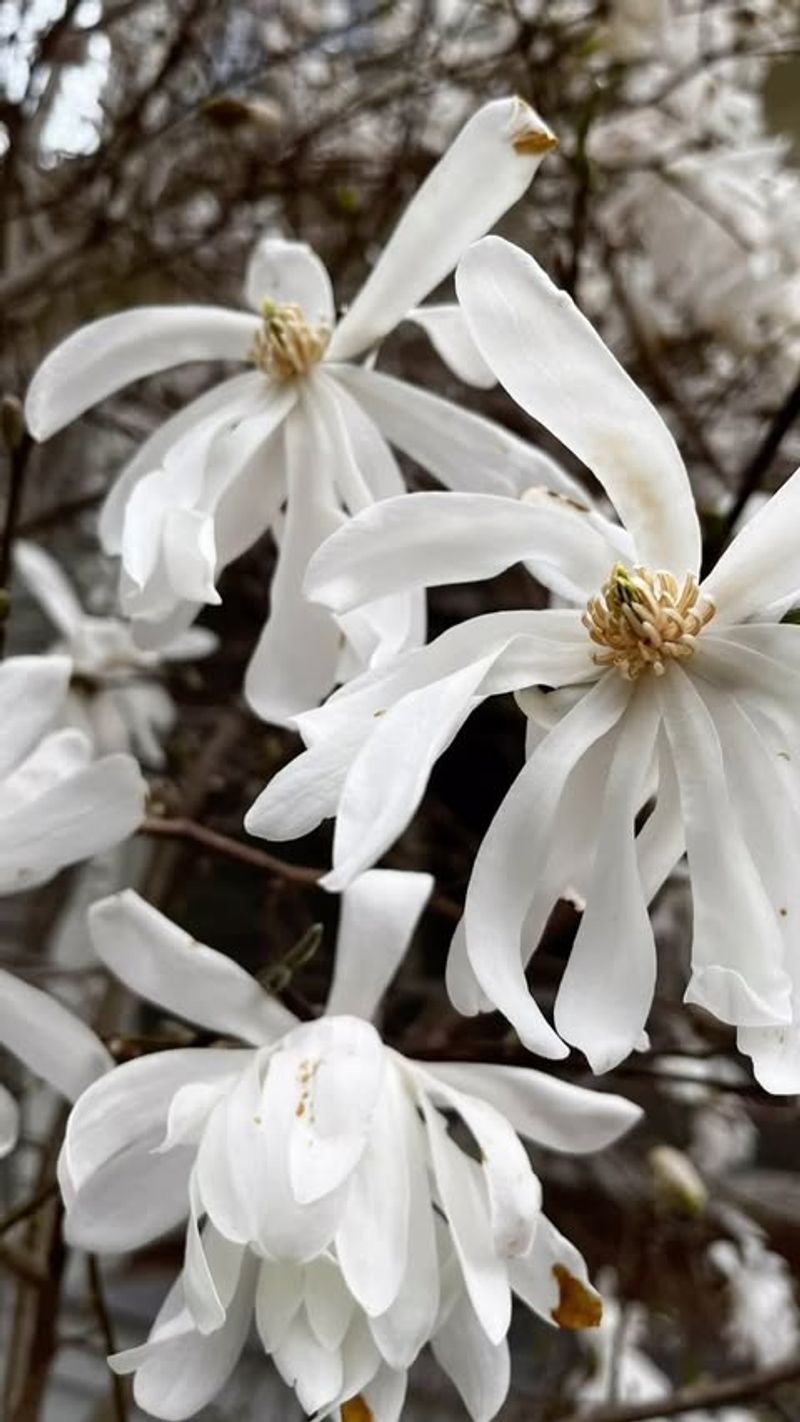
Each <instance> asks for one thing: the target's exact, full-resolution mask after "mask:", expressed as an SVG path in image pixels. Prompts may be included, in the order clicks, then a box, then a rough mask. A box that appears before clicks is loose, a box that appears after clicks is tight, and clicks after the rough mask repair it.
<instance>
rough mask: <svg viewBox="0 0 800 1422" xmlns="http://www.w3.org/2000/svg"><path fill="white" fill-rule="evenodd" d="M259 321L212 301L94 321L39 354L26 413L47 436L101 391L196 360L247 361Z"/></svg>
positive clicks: (33, 425) (109, 391) (137, 310)
mask: <svg viewBox="0 0 800 1422" xmlns="http://www.w3.org/2000/svg"><path fill="white" fill-rule="evenodd" d="M257 330H258V319H257V318H256V317H255V316H249V315H247V314H246V313H245V312H240V311H225V310H224V309H223V308H222V307H216V306H140V307H136V308H135V309H134V310H132V311H123V312H120V313H119V314H118V315H116V316H104V317H103V318H102V319H101V320H100V321H92V322H91V324H90V325H88V326H82V327H81V329H80V330H79V331H76V332H75V333H74V334H73V335H71V336H68V337H67V339H66V340H65V341H62V342H61V344H60V345H59V346H56V348H55V350H53V351H51V352H50V354H49V355H48V356H45V358H44V360H43V361H42V364H41V365H40V366H39V369H38V370H37V371H36V374H35V375H34V377H33V380H32V381H31V383H30V386H29V387H28V394H27V396H26V399H25V418H26V420H27V422H28V428H29V429H30V431H31V434H32V435H33V436H34V438H35V439H39V440H42V439H49V437H50V435H52V434H55V433H56V430H60V429H62V428H63V427H64V425H68V424H69V423H70V421H71V420H75V419H77V417H78V415H82V414H83V412H84V410H88V409H91V407H92V406H93V405H98V404H99V403H100V401H101V400H104V399H105V398H106V396H107V395H113V394H114V392H115V391H116V390H121V389H122V388H123V386H125V385H130V384H131V383H132V381H134V380H141V379H142V377H143V376H145V375H156V374H157V373H158V372H159V371H161V370H169V369H170V368H171V367H172V366H174V365H182V364H184V362H186V361H194V360H242V361H243V360H246V359H247V353H248V350H249V347H250V342H251V340H252V338H253V336H254V334H255V332H256V331H257Z"/></svg>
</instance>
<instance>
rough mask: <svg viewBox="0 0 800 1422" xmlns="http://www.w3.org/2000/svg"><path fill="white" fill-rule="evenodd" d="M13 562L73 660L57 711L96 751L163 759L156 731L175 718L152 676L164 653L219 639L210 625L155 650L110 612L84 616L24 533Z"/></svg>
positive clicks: (183, 656) (183, 652) (176, 657)
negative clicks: (139, 641)
mask: <svg viewBox="0 0 800 1422" xmlns="http://www.w3.org/2000/svg"><path fill="white" fill-rule="evenodd" d="M14 564H15V567H16V571H17V572H18V573H19V574H20V575H21V577H22V579H23V581H24V582H25V584H26V585H27V587H28V589H29V591H30V592H31V593H32V594H33V596H34V597H35V598H36V601H37V602H38V603H39V605H40V606H41V608H42V610H43V611H44V612H45V613H46V614H47V616H48V618H49V619H50V621H51V622H52V623H53V625H54V626H55V627H56V628H57V629H58V631H59V633H60V640H59V641H58V642H57V644H56V645H55V647H54V648H53V651H54V652H56V653H62V652H63V653H65V654H66V655H67V656H69V657H70V658H71V660H72V684H71V686H70V690H69V692H68V695H67V698H66V701H65V703H64V711H63V719H64V721H66V722H67V724H69V725H71V726H76V727H77V728H78V729H79V730H81V731H84V732H85V733H86V735H87V736H88V737H89V739H90V740H91V742H92V744H93V745H94V747H95V750H96V752H97V753H98V754H102V753H103V752H107V751H116V750H119V751H127V750H132V751H133V752H134V753H135V754H137V755H138V756H140V757H141V759H142V760H143V761H144V762H145V764H147V765H150V766H153V767H154V768H156V769H157V768H158V767H160V766H162V765H163V764H164V752H163V750H162V748H161V739H162V738H163V737H164V736H165V735H166V734H167V732H168V731H169V730H170V729H171V727H172V725H173V723H174V721H175V703H174V701H173V700H172V697H171V696H170V694H169V692H168V691H167V690H166V688H165V687H163V686H160V685H159V684H158V682H156V681H154V680H153V677H154V674H156V673H157V672H158V669H159V667H160V665H161V663H162V661H164V662H166V661H191V660H193V659H194V658H195V657H205V656H208V655H209V653H210V652H212V651H213V650H214V648H215V647H216V645H217V639H216V637H215V636H214V634H213V632H209V631H207V629H206V628H204V627H197V628H191V629H190V630H189V631H188V632H184V633H183V635H182V636H180V637H177V638H176V639H175V641H173V642H170V643H169V644H168V645H167V646H166V647H164V648H163V650H162V651H161V652H160V653H159V652H152V651H144V650H143V649H142V648H140V647H137V646H136V643H135V642H134V640H133V637H132V636H131V632H130V628H129V627H127V626H126V624H125V623H124V622H121V621H120V620H119V618H116V617H90V616H89V615H88V614H87V613H85V612H84V611H83V608H82V607H81V605H80V603H79V602H78V599H77V597H76V595H75V590H74V588H73V587H72V586H71V584H70V583H69V582H68V581H67V579H66V578H65V577H64V574H63V572H62V570H61V568H60V567H59V565H58V563H57V562H56V560H55V559H54V558H51V557H50V555H49V553H46V552H45V551H44V549H43V548H39V547H37V546H36V544H35V543H28V542H26V541H24V540H22V539H20V540H18V541H17V543H16V544H15V546H14Z"/></svg>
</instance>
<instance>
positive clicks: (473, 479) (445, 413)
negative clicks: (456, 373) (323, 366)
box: [329, 366, 588, 505]
mask: <svg viewBox="0 0 800 1422" xmlns="http://www.w3.org/2000/svg"><path fill="white" fill-rule="evenodd" d="M329 373H330V374H333V375H335V377H336V380H337V381H338V383H339V384H340V385H343V386H344V387H345V388H346V389H347V390H349V391H350V392H351V394H352V395H353V396H354V397H355V399H357V400H358V401H359V403H360V404H361V405H363V407H364V409H365V410H366V412H367V414H368V415H369V416H370V417H371V419H372V420H373V421H374V422H375V424H376V425H377V426H378V428H379V429H380V430H381V431H382V433H383V434H384V436H385V437H386V439H388V441H389V443H390V444H393V445H395V446H396V447H397V449H402V450H403V452H404V453H405V454H408V455H410V456H411V458H412V459H414V460H416V462H417V464H420V465H421V466H422V468H423V469H427V470H429V472H430V473H431V474H435V476H436V478H437V479H439V480H441V482H442V483H443V484H444V485H445V486H446V487H447V488H448V489H455V490H458V491H461V492H464V493H468V494H510V495H512V497H514V496H516V495H518V494H521V493H524V491H525V490H526V489H530V488H536V487H539V486H541V487H544V488H548V489H554V490H555V491H556V492H557V493H561V494H564V495H566V496H567V497H568V498H572V499H575V501H576V502H578V503H580V502H583V503H586V504H587V505H588V498H587V496H586V494H585V493H584V491H583V490H582V489H581V486H580V484H578V483H577V482H576V481H575V480H574V479H572V478H570V476H569V475H568V474H567V473H565V472H564V470H563V469H562V468H561V467H560V465H558V464H557V463H556V461H555V460H554V459H551V458H550V456H549V455H547V454H544V453H543V452H542V450H540V449H537V448H536V447H535V445H532V444H528V443H526V441H525V440H522V439H519V438H518V437H517V435H513V434H511V433H510V432H509V431H508V430H506V429H504V428H503V426H502V425H498V424H495V423H493V421H491V420H487V419H484V417H483V415H478V414H476V413H475V412H474V411H473V410H469V409H465V408H464V407H462V406H461V405H455V404H453V402H452V401H450V400H443V399H442V398H441V396H439V395H432V394H431V393H430V391H428V390H420V389H418V388H417V387H416V386H415V385H410V384H409V383H408V382H407V381H405V380H398V379H397V378H396V377H395V376H393V375H384V374H383V372H382V371H378V370H367V369H365V368H363V367H361V366H332V367H330V371H329Z"/></svg>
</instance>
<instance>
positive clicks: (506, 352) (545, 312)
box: [456, 237, 700, 576]
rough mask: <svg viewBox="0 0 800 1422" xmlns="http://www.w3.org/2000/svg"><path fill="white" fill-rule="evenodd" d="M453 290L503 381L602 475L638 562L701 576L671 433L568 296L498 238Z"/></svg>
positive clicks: (696, 534) (691, 512)
mask: <svg viewBox="0 0 800 1422" xmlns="http://www.w3.org/2000/svg"><path fill="white" fill-rule="evenodd" d="M456 287H457V291H458V299H459V301H460V302H461V305H462V306H463V308H464V311H465V313H466V317H467V322H468V324H469V327H470V330H471V331H472V334H473V336H474V338H475V341H476V343H477V345H478V347H479V349H480V351H481V354H482V355H483V357H484V359H485V360H486V361H487V362H488V364H489V365H490V366H491V368H492V370H493V371H494V372H495V374H496V376H497V378H498V380H499V381H500V383H501V384H502V385H504V386H505V388H506V390H507V391H508V393H509V394H510V395H511V396H512V398H513V399H515V400H516V401H517V403H518V404H519V405H521V406H522V408H523V409H524V410H527V412H528V414H530V415H533V417H534V419H537V420H539V422H540V423H541V424H543V425H544V426H545V428H546V429H549V430H550V431H551V432H552V433H553V434H554V435H556V437H557V438H558V439H560V440H561V442H562V444H564V445H566V447H567V448H568V449H571V450H572V452H573V454H576V455H577V456H578V458H579V459H581V460H582V461H583V463H584V464H586V465H587V467H588V468H589V469H591V470H592V471H593V472H594V473H595V474H596V475H597V478H598V479H599V480H600V482H601V484H602V485H603V487H604V488H605V489H606V491H607V493H608V495H609V498H610V499H611V501H612V503H613V504H614V506H615V508H616V510H617V513H618V514H619V516H620V518H621V519H622V522H623V523H624V525H625V527H626V528H627V529H628V530H629V531H630V533H632V535H633V538H634V542H635V545H636V554H637V557H638V559H639V561H640V562H642V563H644V564H645V565H646V566H648V567H651V568H667V569H670V570H671V571H672V572H674V573H675V574H676V575H677V576H683V575H684V574H686V573H690V572H691V573H696V572H697V570H698V568H699V565H700V529H699V525H698V521H697V514H696V512H695V507H694V500H693V497H692V491H691V487H690V484H689V480H688V477H687V475H686V470H685V468H684V465H683V461H682V459H681V456H680V454H679V453H678V450H677V448H676V445H675V442H674V440H673V438H672V435H671V434H670V432H669V430H668V429H667V427H666V425H665V424H664V422H663V421H662V419H661V416H660V415H659V414H658V413H657V412H656V410H655V409H654V407H653V406H652V405H651V404H650V401H649V400H648V399H647V397H646V396H645V395H643V394H642V392H641V391H640V390H639V389H638V388H637V387H636V386H635V385H634V383H633V381H632V380H630V378H629V377H628V375H626V373H625V371H624V370H623V369H622V367H621V366H620V365H618V364H617V361H616V360H615V359H614V357H613V356H612V354H611V352H610V351H609V350H608V349H607V347H606V346H605V345H604V344H603V342H602V341H601V339H600V337H599V336H598V335H597V334H596V332H595V331H594V330H593V329H592V327H591V326H590V325H589V322H588V321H587V320H586V319H585V318H584V317H583V316H582V315H581V313H580V311H579V310H578V308H577V306H575V305H574V303H573V302H572V301H571V299H570V297H569V296H568V295H567V294H566V292H563V291H559V290H558V288H557V287H555V286H554V285H553V283H552V282H551V281H550V278H549V277H548V276H546V274H545V273H544V272H543V271H542V269H541V267H539V266H538V264H537V263H536V262H535V261H534V260H533V258H532V257H529V256H528V255H527V253H525V252H523V251H521V250H520V249H519V248H518V247H514V246H512V244H511V243H509V242H505V241H503V240H502V239H501V238H499V237H487V238H485V239H484V241H482V242H480V243H478V244H477V246H475V247H473V248H472V249H471V250H470V251H469V252H468V253H467V255H466V256H465V257H464V258H463V260H462V262H461V264H460V266H459V269H458V273H457V276H456Z"/></svg>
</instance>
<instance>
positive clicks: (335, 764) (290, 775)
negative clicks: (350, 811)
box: [244, 721, 364, 839]
mask: <svg viewBox="0 0 800 1422" xmlns="http://www.w3.org/2000/svg"><path fill="white" fill-rule="evenodd" d="M363 738H364V733H363V728H362V727H361V726H360V725H359V724H358V722H357V721H355V722H354V723H353V725H352V726H351V728H350V734H349V736H344V737H342V738H341V739H339V738H333V737H331V739H330V740H327V741H320V742H319V744H318V745H315V746H312V747H311V749H310V750H307V751H303V752H302V753H301V754H300V755H298V756H295V759H294V760H292V761H290V762H289V764H288V765H286V766H284V768H283V769H282V770H279V771H278V773H277V775H274V776H273V777H272V779H271V780H270V782H269V784H268V785H267V786H266V788H265V789H264V790H262V792H261V794H260V795H259V797H258V799H257V800H255V801H254V803H253V804H252V805H251V806H250V809H249V810H248V811H247V814H246V815H245V817H244V827H245V829H246V830H247V831H248V833H249V834H255V835H260V836H261V837H262V838H263V839H298V838H299V837H300V835H303V834H308V833H309V831H310V830H312V829H316V827H317V825H318V824H319V823H320V821H321V820H324V819H327V818H328V817H330V816H333V815H335V814H336V806H337V803H338V800H339V795H340V793H341V788H342V786H343V784H344V781H345V777H346V775H347V772H348V770H349V769H350V763H351V761H352V759H353V755H354V754H355V751H356V750H357V748H358V746H359V745H360V743H361V741H362V740H363Z"/></svg>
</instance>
